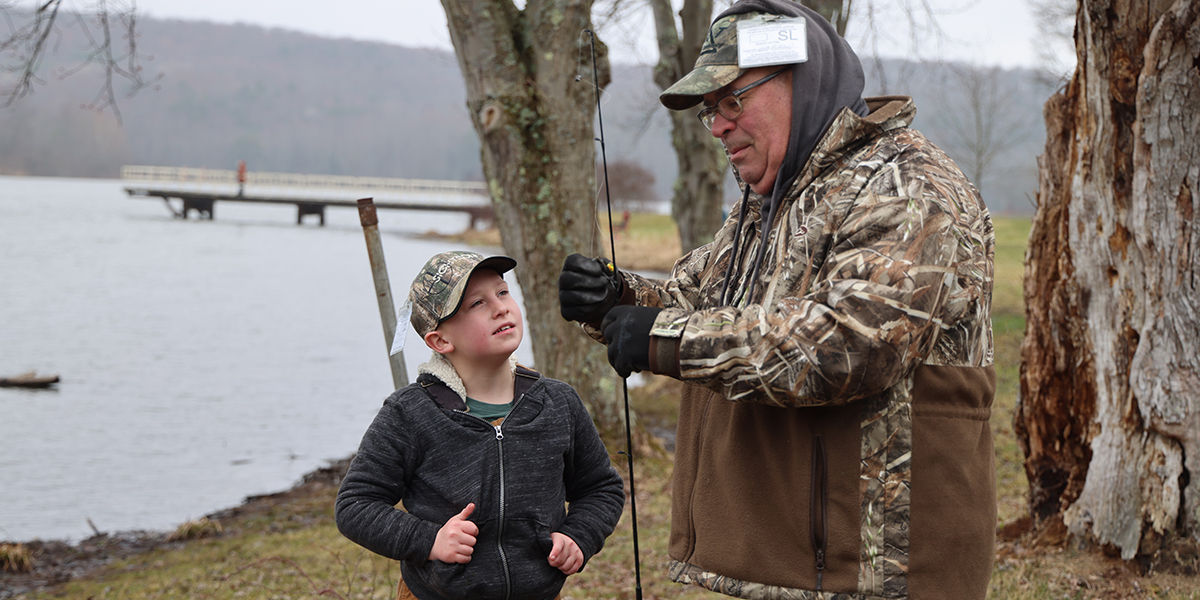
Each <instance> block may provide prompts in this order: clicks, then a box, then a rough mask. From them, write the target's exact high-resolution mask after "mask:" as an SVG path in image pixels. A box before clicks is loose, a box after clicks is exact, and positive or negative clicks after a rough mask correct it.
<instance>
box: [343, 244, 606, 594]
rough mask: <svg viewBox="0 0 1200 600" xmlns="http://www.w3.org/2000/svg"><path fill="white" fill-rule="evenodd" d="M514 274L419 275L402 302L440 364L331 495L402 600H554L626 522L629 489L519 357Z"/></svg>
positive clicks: (448, 255)
mask: <svg viewBox="0 0 1200 600" xmlns="http://www.w3.org/2000/svg"><path fill="white" fill-rule="evenodd" d="M515 266H516V262H515V261H513V259H511V258H508V257H506V256H492V257H489V258H484V257H483V256H482V255H479V254H476V253H474V252H459V251H455V252H443V253H441V254H437V255H435V256H434V257H433V258H431V259H429V262H427V263H425V266H424V267H423V268H422V269H421V272H420V273H419V274H418V275H417V277H416V280H414V281H413V285H412V288H411V290H410V291H409V296H408V298H409V300H408V301H409V303H410V304H411V306H412V316H411V318H410V321H411V322H412V325H413V328H414V329H416V331H417V333H418V334H420V335H421V336H422V338H423V339H424V341H425V344H426V345H427V346H429V348H430V349H432V350H433V356H432V358H431V360H430V361H429V362H427V363H425V364H423V365H421V366H420V368H419V375H418V377H417V382H416V383H414V384H411V385H409V386H407V387H405V388H403V389H400V390H398V391H396V392H395V393H394V394H392V395H391V397H389V398H388V399H387V400H385V401H384V404H383V408H381V409H380V411H379V413H378V415H376V417H375V420H374V422H373V423H372V424H371V426H370V427H369V428H368V429H367V432H366V434H365V435H364V436H363V439H362V443H361V445H360V446H359V448H358V454H357V455H356V456H355V458H354V460H353V461H352V462H351V463H350V468H349V470H348V471H347V473H346V477H345V479H344V480H343V481H342V486H341V489H340V490H339V491H338V495H337V502H336V509H335V514H336V520H337V525H338V529H339V530H340V531H341V532H342V534H343V535H345V536H346V537H347V538H349V539H350V540H352V541H354V542H356V543H358V544H360V545H362V546H363V547H365V548H367V549H368V550H371V551H373V552H376V553H378V554H381V555H383V556H386V557H389V558H392V559H396V560H399V561H402V563H401V567H400V571H401V574H402V577H403V580H402V581H401V582H400V585H399V598H400V599H405V598H418V599H421V600H427V599H435V598H476V599H488V598H508V597H519V598H545V599H547V600H549V599H551V598H555V597H556V595H557V594H558V593H559V590H560V589H561V588H562V585H563V583H564V582H565V581H566V577H567V576H568V575H572V574H574V573H576V572H578V571H579V570H580V569H581V568H583V566H584V564H585V563H586V562H587V560H588V559H589V558H590V557H591V556H592V555H594V554H596V553H597V552H599V551H600V548H601V547H602V546H603V545H604V540H605V539H606V538H607V537H608V536H609V534H611V533H612V531H613V528H614V527H616V524H617V520H618V519H619V518H620V516H621V511H622V509H623V507H624V502H625V495H624V484H623V483H622V481H621V477H620V475H618V474H617V471H616V470H615V469H614V468H613V466H612V464H611V462H610V460H609V455H608V451H607V450H606V449H605V447H604V443H603V442H602V441H601V440H600V436H599V434H598V433H597V431H596V427H595V425H593V424H592V419H591V417H590V416H589V415H588V413H587V411H586V410H585V409H584V407H583V403H582V402H581V401H580V399H579V396H578V394H577V393H576V392H575V390H574V389H573V388H572V387H571V386H570V385H568V384H566V383H563V382H561V381H556V380H553V379H550V378H547V377H543V376H541V375H540V374H539V373H537V372H535V371H532V370H529V369H526V368H524V367H521V366H518V365H517V364H516V362H515V359H513V357H512V354H513V352H514V351H516V349H517V346H518V345H520V343H521V338H522V335H523V329H524V325H523V323H522V320H521V309H520V306H519V304H518V303H517V301H516V299H515V298H514V297H513V296H512V294H511V293H510V292H509V289H508V284H507V283H505V281H504V277H503V273H505V272H506V271H508V270H510V269H512V268H513V267H515ZM400 335H403V333H401V334H400ZM401 501H403V502H404V507H405V509H406V510H400V509H397V508H395V506H396V504H397V503H398V502H401ZM564 504H566V505H567V506H564ZM501 534H503V535H501Z"/></svg>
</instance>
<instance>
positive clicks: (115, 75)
mask: <svg viewBox="0 0 1200 600" xmlns="http://www.w3.org/2000/svg"><path fill="white" fill-rule="evenodd" d="M136 13H137V10H136V6H135V3H134V2H132V1H130V2H125V1H121V0H97V1H95V2H89V3H84V6H82V7H80V8H77V9H76V10H74V11H71V10H64V6H63V0H43V1H40V2H38V3H37V4H36V5H35V6H33V7H31V8H20V7H18V6H17V5H16V3H15V2H12V1H11V0H7V1H6V0H0V22H2V23H3V24H4V25H6V26H7V32H5V33H0V77H2V78H3V79H0V95H3V96H4V97H5V100H4V106H10V105H12V104H13V103H14V102H16V101H18V100H20V99H21V98H24V97H26V96H28V95H29V94H30V93H32V92H33V90H34V87H35V86H36V85H39V84H43V83H45V78H44V77H45V76H44V74H43V73H42V72H41V71H42V67H43V65H44V64H45V59H46V55H47V53H49V52H52V51H53V50H54V47H55V45H56V42H57V41H58V39H59V37H60V33H61V31H62V30H63V29H64V28H68V27H71V28H77V29H78V31H79V32H81V33H82V35H83V39H85V40H87V46H86V47H85V48H82V49H79V51H80V53H81V54H82V58H80V59H78V61H77V62H75V64H73V65H71V66H68V67H66V68H63V69H60V70H58V72H56V73H55V74H54V76H55V77H58V78H63V77H69V76H70V75H73V74H75V73H77V72H79V71H82V70H85V69H88V68H93V67H94V68H99V69H100V70H101V72H102V73H103V75H104V77H103V80H102V84H101V86H100V89H99V90H98V91H97V92H96V95H95V96H94V97H93V98H92V100H91V101H90V102H89V103H87V104H86V106H87V107H89V108H92V109H94V110H97V111H103V110H110V111H112V113H113V115H114V116H115V117H116V118H117V121H118V122H119V121H120V120H121V112H120V109H119V106H118V103H117V95H118V92H117V87H118V82H119V81H124V82H125V85H126V87H127V89H126V91H125V93H126V94H128V95H132V94H134V93H137V92H138V91H139V90H141V89H142V88H145V87H147V86H149V85H152V84H153V83H154V82H155V81H157V79H158V78H159V77H158V76H154V77H150V78H146V77H145V74H144V72H143V68H142V65H141V62H140V61H141V57H140V55H139V54H138V47H137V37H138V36H137V14H136ZM114 36H117V37H118V38H119V39H114ZM71 50H76V49H71Z"/></svg>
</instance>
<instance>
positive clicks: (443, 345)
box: [425, 329, 454, 354]
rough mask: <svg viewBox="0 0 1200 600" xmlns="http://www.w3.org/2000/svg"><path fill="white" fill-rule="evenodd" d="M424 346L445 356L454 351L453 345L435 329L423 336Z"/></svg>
mask: <svg viewBox="0 0 1200 600" xmlns="http://www.w3.org/2000/svg"><path fill="white" fill-rule="evenodd" d="M425 345H426V346H429V349H430V350H433V351H434V352H437V353H438V354H446V353H447V352H453V351H454V344H453V343H452V342H451V341H450V340H448V339H446V338H445V336H443V335H442V333H441V332H440V331H437V330H436V329H435V330H433V331H430V332H429V333H427V334H425Z"/></svg>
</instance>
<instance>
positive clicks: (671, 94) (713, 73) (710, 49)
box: [658, 13, 762, 110]
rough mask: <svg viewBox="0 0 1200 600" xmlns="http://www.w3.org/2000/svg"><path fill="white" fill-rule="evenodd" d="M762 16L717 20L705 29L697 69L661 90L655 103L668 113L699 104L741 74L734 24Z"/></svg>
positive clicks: (739, 15)
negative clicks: (660, 104) (709, 94)
mask: <svg viewBox="0 0 1200 600" xmlns="http://www.w3.org/2000/svg"><path fill="white" fill-rule="evenodd" d="M761 17H762V13H742V14H736V15H729V16H727V17H722V18H720V19H717V20H716V21H715V22H714V23H713V24H712V26H710V27H709V28H708V36H707V37H706V38H705V39H704V45H703V46H701V47H700V56H699V57H697V58H696V66H695V67H694V68H693V69H692V71H691V72H690V73H688V74H687V75H684V76H683V78H682V79H680V80H679V81H676V82H675V84H674V85H672V86H671V87H669V88H667V89H666V90H665V91H663V93H662V94H660V95H659V96H658V101H659V102H662V105H663V106H665V107H667V108H669V109H671V110H683V109H685V108H691V107H693V106H695V105H697V104H699V103H700V100H701V98H700V97H701V96H703V95H704V94H707V93H709V92H715V91H717V90H719V89H721V88H723V87H725V86H727V85H729V84H730V83H733V80H734V79H737V78H738V75H740V74H741V72H742V69H741V68H740V67H738V44H737V42H738V40H737V22H738V21H741V20H745V19H752V18H753V19H758V18H761Z"/></svg>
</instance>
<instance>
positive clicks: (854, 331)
mask: <svg viewBox="0 0 1200 600" xmlns="http://www.w3.org/2000/svg"><path fill="white" fill-rule="evenodd" d="M868 105H869V106H870V108H871V113H870V114H869V115H868V116H866V117H859V116H858V115H855V114H853V113H851V112H850V111H848V110H843V111H842V112H841V113H840V114H839V116H838V117H837V118H836V119H835V120H834V122H833V124H832V125H831V126H830V128H829V130H828V131H827V132H826V134H825V136H824V137H823V138H822V139H821V141H820V143H819V144H818V145H817V147H816V149H815V150H814V151H813V154H812V156H811V157H810V160H809V162H808V164H807V165H806V167H805V169H804V170H803V171H802V172H801V174H800V175H799V177H798V178H797V181H796V182H795V183H794V184H793V186H792V188H791V189H790V191H789V193H788V194H786V196H785V199H784V200H783V204H782V205H781V206H780V209H779V214H778V215H777V217H776V219H775V222H774V225H773V226H772V228H771V230H770V232H769V234H768V235H766V236H764V235H762V233H761V232H760V231H759V228H760V218H759V207H760V205H761V202H762V199H761V198H760V197H758V196H756V195H753V194H752V195H751V196H750V198H749V199H748V200H747V206H746V209H747V216H746V218H745V219H744V221H742V222H741V224H740V227H741V231H740V232H739V231H736V230H737V229H738V226H739V223H738V218H737V215H738V212H739V211H740V210H741V208H742V207H741V205H740V204H739V205H738V206H735V207H734V210H733V212H732V215H731V217H730V218H729V219H728V220H727V221H726V222H725V224H724V225H723V226H722V228H721V230H720V231H719V232H718V233H717V235H716V238H715V239H714V241H713V242H712V243H710V244H708V245H706V246H703V247H701V248H698V249H696V250H695V251H693V252H691V253H689V254H688V255H686V256H684V257H683V258H681V259H680V260H679V261H678V262H677V263H676V265H675V267H674V269H673V271H672V273H671V276H670V277H669V279H667V280H664V281H659V280H652V279H648V278H645V277H641V276H638V275H636V274H631V273H625V274H624V276H625V282H626V284H627V287H628V288H629V289H630V290H632V294H631V295H632V296H634V297H635V298H636V300H635V301H636V302H637V303H638V304H642V305H648V306H661V307H663V308H664V310H663V311H662V312H661V313H659V316H658V318H657V320H656V321H655V324H654V328H653V330H652V332H651V333H652V338H651V339H652V344H651V352H652V358H651V368H652V370H654V371H656V372H660V373H665V374H669V375H672V376H674V377H677V378H679V379H681V380H682V381H684V382H685V383H686V384H687V385H685V386H684V392H683V398H682V405H681V414H680V420H679V425H678V435H677V439H676V457H675V459H676V467H675V472H674V477H675V481H674V485H673V499H672V524H671V540H670V555H671V558H672V561H673V562H672V566H671V576H672V578H673V579H675V580H676V581H680V582H685V583H693V584H698V585H701V586H704V587H706V588H709V589H712V590H715V591H718V592H722V593H725V594H729V595H732V596H738V597H742V598H788V599H793V598H904V597H908V596H909V594H911V595H912V596H913V597H919V598H955V599H963V598H983V597H984V595H985V593H986V589H987V581H988V577H989V576H990V572H991V561H992V553H993V542H994V529H995V520H996V506H995V476H994V464H993V451H992V446H991V433H990V429H989V426H988V419H989V416H990V406H991V401H992V397H993V395H994V390H995V375H994V370H993V368H992V333H991V317H990V303H991V292H992V259H993V252H994V244H995V242H994V237H993V231H992V224H991V219H990V217H989V215H988V212H987V209H986V208H985V207H984V205H983V202H982V200H981V199H980V197H979V193H978V192H977V191H976V189H975V188H974V186H973V185H971V183H970V182H968V181H967V179H966V178H965V177H964V176H963V174H962V173H961V171H960V170H959V169H958V167H957V166H956V165H955V164H954V163H953V161H951V160H950V159H949V158H948V157H947V156H946V155H945V154H944V153H942V151H941V150H939V149H938V148H937V147H936V146H934V145H933V144H932V143H931V142H929V141H928V140H927V139H925V137H924V136H922V135H921V134H920V133H919V132H917V131H915V130H912V129H910V128H908V126H907V125H908V124H909V123H910V122H911V120H912V117H913V115H914V114H915V111H916V109H915V107H914V105H913V104H912V102H911V100H909V99H907V98H901V97H889V98H875V99H868ZM735 240H736V244H737V245H738V246H740V247H738V248H736V252H735ZM763 243H765V244H767V248H766V252H765V257H764V258H763V261H762V264H761V266H760V267H759V270H758V277H757V282H755V284H754V286H753V290H754V292H753V296H750V295H749V294H748V290H749V289H751V287H752V286H751V285H750V282H749V281H748V278H749V276H750V274H751V273H752V272H754V270H755V269H754V265H753V261H754V257H755V255H756V253H757V250H758V246H759V244H763ZM735 256H736V261H738V262H737V264H736V265H735V269H734V270H733V273H735V274H736V275H735V276H734V277H733V278H732V280H731V281H730V282H729V283H730V288H731V289H730V291H729V295H728V296H727V298H731V300H727V301H725V302H722V290H723V287H724V284H725V279H726V273H727V270H728V267H729V263H730V261H731V260H733V259H734V258H733V257H735ZM626 298H629V295H627V296H626Z"/></svg>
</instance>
